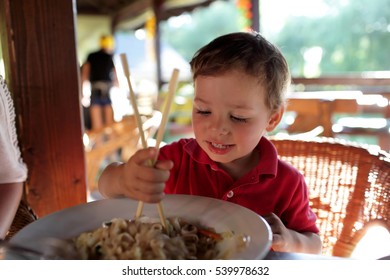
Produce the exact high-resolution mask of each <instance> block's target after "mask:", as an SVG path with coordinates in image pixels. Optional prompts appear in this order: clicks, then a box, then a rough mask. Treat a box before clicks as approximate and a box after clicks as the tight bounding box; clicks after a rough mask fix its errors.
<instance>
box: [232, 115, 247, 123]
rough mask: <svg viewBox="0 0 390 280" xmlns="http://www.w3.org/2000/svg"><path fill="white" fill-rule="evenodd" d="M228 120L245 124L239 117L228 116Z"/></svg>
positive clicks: (245, 120)
mask: <svg viewBox="0 0 390 280" xmlns="http://www.w3.org/2000/svg"><path fill="white" fill-rule="evenodd" d="M230 118H231V119H232V120H233V121H235V122H243V123H246V122H247V119H244V118H239V117H235V116H230Z"/></svg>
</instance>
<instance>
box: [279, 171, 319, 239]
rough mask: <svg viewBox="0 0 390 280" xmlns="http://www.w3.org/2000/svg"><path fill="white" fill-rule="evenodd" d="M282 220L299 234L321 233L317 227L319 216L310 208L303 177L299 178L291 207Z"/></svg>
mask: <svg viewBox="0 0 390 280" xmlns="http://www.w3.org/2000/svg"><path fill="white" fill-rule="evenodd" d="M282 220H285V221H288V222H287V223H286V226H287V227H288V228H289V229H293V230H295V231H298V232H314V233H318V232H319V230H318V228H317V225H316V221H317V216H316V215H315V214H314V213H313V211H312V210H311V208H310V205H309V193H308V188H307V185H306V182H305V179H304V177H303V175H301V176H299V179H298V180H297V182H296V186H295V191H294V192H293V195H292V197H291V201H290V205H289V206H288V208H287V210H286V211H285V213H284V214H283V217H282Z"/></svg>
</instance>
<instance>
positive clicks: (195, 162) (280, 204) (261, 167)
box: [159, 137, 318, 233]
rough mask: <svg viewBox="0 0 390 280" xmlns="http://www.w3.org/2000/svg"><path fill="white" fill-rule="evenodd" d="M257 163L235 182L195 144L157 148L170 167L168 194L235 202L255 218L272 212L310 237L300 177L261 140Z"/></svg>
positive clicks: (311, 229)
mask: <svg viewBox="0 0 390 280" xmlns="http://www.w3.org/2000/svg"><path fill="white" fill-rule="evenodd" d="M256 149H257V150H258V152H259V156H260V157H259V158H260V159H259V164H258V165H257V166H256V167H255V168H253V169H252V170H251V171H250V172H248V173H247V174H246V175H245V176H243V177H242V178H240V179H238V180H234V179H233V178H232V177H231V176H230V175H229V174H228V173H226V172H225V171H224V170H222V169H220V168H219V167H218V166H217V164H216V163H215V162H214V161H212V160H211V159H210V158H209V157H208V155H207V154H206V153H205V152H204V151H203V150H202V148H201V147H200V146H199V145H198V143H197V142H196V140H195V139H181V140H179V141H178V142H174V143H172V144H169V145H165V146H164V147H162V148H161V149H160V155H159V159H170V160H172V161H173V162H174V167H173V168H172V170H171V175H170V178H169V180H168V181H167V183H166V187H165V193H167V194H192V195H200V196H207V197H213V198H219V199H222V200H227V201H230V202H233V203H237V204H239V205H242V206H244V207H247V208H249V209H251V210H252V211H254V212H256V213H258V214H259V215H264V214H268V213H270V212H274V213H275V214H276V215H277V216H278V217H280V219H281V220H282V222H283V223H284V225H285V226H286V227H287V228H289V229H292V230H295V231H298V232H315V233H318V228H317V226H316V224H315V222H316V219H317V218H316V216H315V214H314V213H313V212H312V211H311V209H310V207H309V199H308V191H307V186H306V183H305V180H304V177H303V175H302V174H300V173H299V172H298V171H297V170H296V169H295V168H294V167H292V166H291V165H289V164H287V163H285V162H283V161H281V160H279V159H278V157H277V152H276V149H275V147H274V146H273V144H272V143H271V142H270V141H269V140H268V139H266V138H264V137H263V138H262V139H261V140H260V142H259V144H258V145H257V148H256Z"/></svg>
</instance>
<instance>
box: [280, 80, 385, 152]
mask: <svg viewBox="0 0 390 280" xmlns="http://www.w3.org/2000/svg"><path fill="white" fill-rule="evenodd" d="M382 74H383V73H382ZM384 74H386V75H387V76H386V75H382V76H381V77H373V75H371V76H370V74H362V75H360V76H359V77H357V76H337V77H336V76H335V77H321V78H299V77H296V78H293V79H292V93H291V95H290V100H289V105H288V107H287V112H294V113H295V114H296V115H295V119H294V122H293V123H289V124H288V126H287V128H286V131H287V132H288V133H289V134H295V133H304V132H307V131H310V130H312V129H314V128H316V127H317V126H321V127H322V128H323V130H322V133H321V135H322V136H328V137H340V138H343V137H344V138H355V139H359V140H358V141H361V142H364V141H366V139H369V138H372V139H375V141H374V142H376V144H378V145H379V146H381V148H382V149H384V150H386V151H390V103H389V100H390V74H389V73H384ZM359 137H360V138H359ZM367 141H368V140H367ZM371 142H372V140H371ZM365 144H367V143H365Z"/></svg>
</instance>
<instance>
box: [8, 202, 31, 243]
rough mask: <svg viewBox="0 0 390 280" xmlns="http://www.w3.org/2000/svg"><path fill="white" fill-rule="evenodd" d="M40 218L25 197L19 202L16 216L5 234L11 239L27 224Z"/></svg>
mask: <svg viewBox="0 0 390 280" xmlns="http://www.w3.org/2000/svg"><path fill="white" fill-rule="evenodd" d="M37 219H38V217H37V215H36V214H35V212H34V211H33V209H31V207H30V206H29V204H28V203H27V201H26V200H25V199H22V200H21V201H20V203H19V207H18V210H17V211H16V214H15V218H14V220H13V221H12V224H11V227H10V228H9V230H8V233H7V235H6V236H5V239H6V240H9V239H11V238H12V237H13V236H14V235H15V234H16V233H17V232H18V231H19V230H21V229H22V228H24V227H25V226H27V225H28V224H30V223H32V222H34V221H36V220H37Z"/></svg>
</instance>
